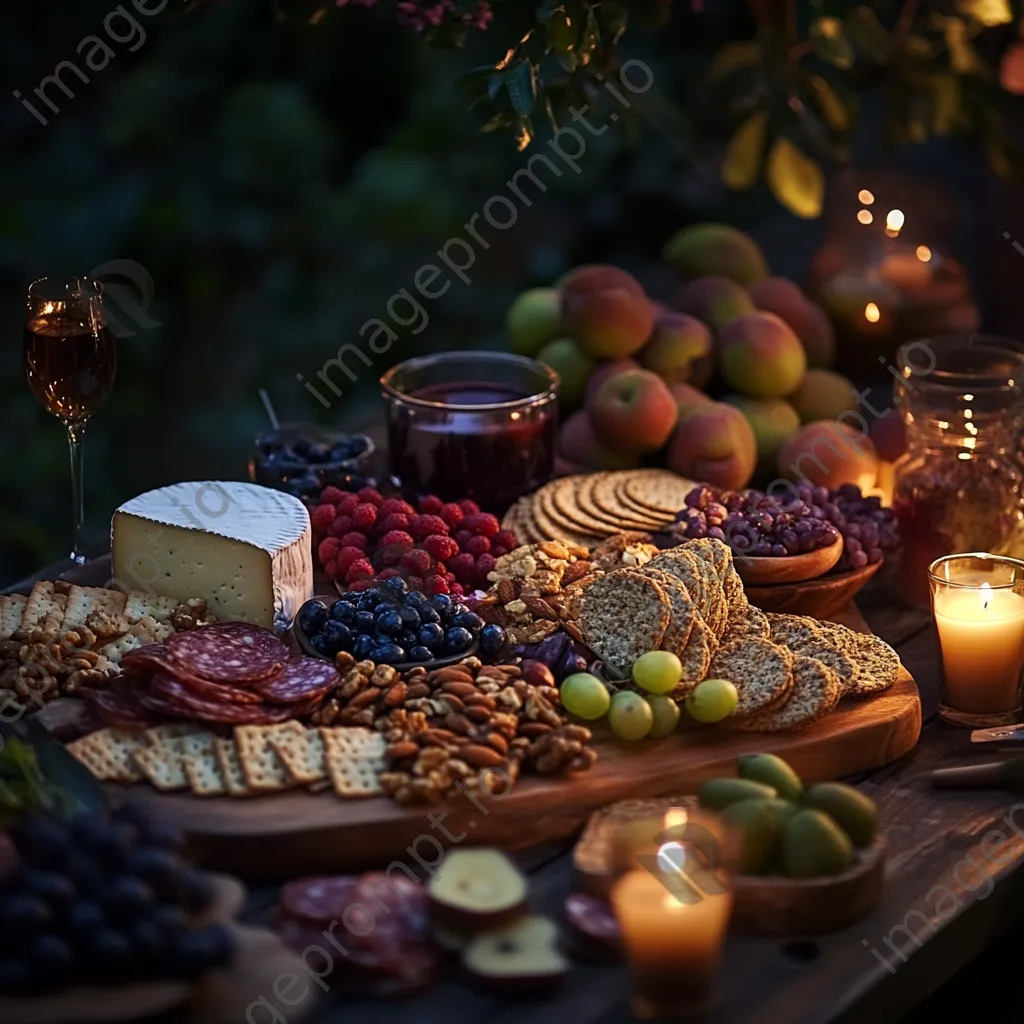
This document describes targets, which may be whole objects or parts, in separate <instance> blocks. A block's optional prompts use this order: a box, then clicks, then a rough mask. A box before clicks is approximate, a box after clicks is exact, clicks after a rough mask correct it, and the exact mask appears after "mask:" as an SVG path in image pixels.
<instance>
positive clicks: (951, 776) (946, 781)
mask: <svg viewBox="0 0 1024 1024" xmlns="http://www.w3.org/2000/svg"><path fill="white" fill-rule="evenodd" d="M1005 765H1006V762H1005V761H993V762H991V763H989V764H971V765H964V766H963V767H960V768H938V769H936V770H935V771H933V772H932V773H931V775H930V776H929V778H930V779H931V780H932V785H933V786H936V787H937V788H938V789H1001V788H1002V787H1003V785H1004V784H1005V780H1006V773H1005Z"/></svg>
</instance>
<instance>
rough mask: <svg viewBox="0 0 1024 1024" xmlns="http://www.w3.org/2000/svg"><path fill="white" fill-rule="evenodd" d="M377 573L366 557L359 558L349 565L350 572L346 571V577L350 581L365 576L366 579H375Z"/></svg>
mask: <svg viewBox="0 0 1024 1024" xmlns="http://www.w3.org/2000/svg"><path fill="white" fill-rule="evenodd" d="M375 575H376V573H375V571H374V568H373V566H372V565H371V564H370V562H369V561H368V560H367V559H365V558H357V559H356V560H355V561H354V562H353V563H352V564H351V565H350V566H349V567H348V572H346V573H345V579H346V580H348V581H349V582H351V581H353V580H357V579H359V577H363V578H364V579H371V580H372V579H373V577H374V576H375Z"/></svg>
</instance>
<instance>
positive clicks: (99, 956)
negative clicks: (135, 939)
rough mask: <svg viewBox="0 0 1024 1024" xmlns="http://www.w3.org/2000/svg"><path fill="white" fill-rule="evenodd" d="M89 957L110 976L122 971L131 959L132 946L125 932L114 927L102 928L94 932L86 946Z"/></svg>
mask: <svg viewBox="0 0 1024 1024" xmlns="http://www.w3.org/2000/svg"><path fill="white" fill-rule="evenodd" d="M85 949H86V952H87V953H88V955H89V959H90V960H91V961H92V962H93V963H94V964H95V965H96V966H97V967H98V968H99V969H100V971H102V972H103V974H104V975H106V976H107V977H110V976H112V975H115V974H117V973H119V972H121V971H122V970H123V968H124V965H125V964H126V963H127V962H128V960H130V959H131V953H132V947H131V943H130V942H129V941H128V937H127V936H126V935H125V934H124V933H123V932H118V931H114V929H113V928H100V929H99V931H96V932H94V933H93V936H92V940H91V941H90V943H89V945H88V946H87V947H85Z"/></svg>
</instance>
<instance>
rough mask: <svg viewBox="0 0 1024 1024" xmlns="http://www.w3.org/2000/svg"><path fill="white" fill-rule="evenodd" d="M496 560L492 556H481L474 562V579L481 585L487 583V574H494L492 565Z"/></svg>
mask: <svg viewBox="0 0 1024 1024" xmlns="http://www.w3.org/2000/svg"><path fill="white" fill-rule="evenodd" d="M495 562H497V559H496V558H495V557H494V555H492V554H489V553H488V554H483V555H481V556H480V557H479V558H478V559H477V560H476V577H477V579H478V580H479V581H480V582H481V583H482V584H485V585H486V583H487V574H488V573H489V572H494V563H495Z"/></svg>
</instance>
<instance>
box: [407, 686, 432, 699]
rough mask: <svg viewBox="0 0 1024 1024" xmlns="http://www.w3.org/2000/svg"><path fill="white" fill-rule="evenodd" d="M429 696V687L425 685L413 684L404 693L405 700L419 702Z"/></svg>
mask: <svg viewBox="0 0 1024 1024" xmlns="http://www.w3.org/2000/svg"><path fill="white" fill-rule="evenodd" d="M429 696H430V687H429V686H427V684H426V683H413V684H412V686H410V687H409V689H408V690H406V692H405V699H406V700H419V699H420V698H422V697H429Z"/></svg>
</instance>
